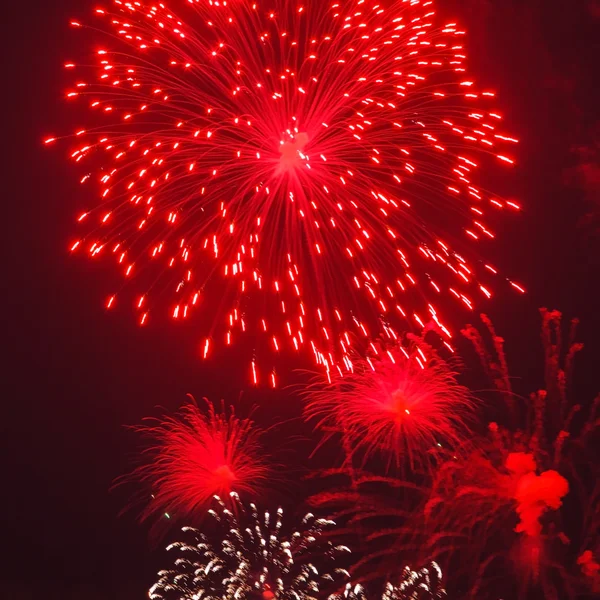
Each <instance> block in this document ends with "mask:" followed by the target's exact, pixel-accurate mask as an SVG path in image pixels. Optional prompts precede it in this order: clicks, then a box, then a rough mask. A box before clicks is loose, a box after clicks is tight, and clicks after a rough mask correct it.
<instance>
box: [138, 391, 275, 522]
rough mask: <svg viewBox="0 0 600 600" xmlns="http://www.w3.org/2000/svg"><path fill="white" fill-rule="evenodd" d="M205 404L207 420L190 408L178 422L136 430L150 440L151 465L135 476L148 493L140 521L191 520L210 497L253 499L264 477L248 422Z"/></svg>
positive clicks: (256, 436) (266, 473)
mask: <svg viewBox="0 0 600 600" xmlns="http://www.w3.org/2000/svg"><path fill="white" fill-rule="evenodd" d="M207 404H208V412H207V413H206V414H204V413H203V412H201V411H200V410H199V408H198V407H197V406H196V405H195V404H190V405H188V406H186V407H184V408H183V409H182V411H181V415H180V416H179V417H167V418H166V419H165V420H164V421H162V422H161V423H159V424H158V425H156V426H155V427H143V428H141V431H142V432H143V433H144V434H146V435H148V436H149V437H150V438H151V439H152V440H153V447H152V448H151V449H150V451H149V452H150V453H151V455H152V459H151V460H150V461H149V462H148V464H146V465H144V466H143V467H141V468H140V469H138V470H137V471H136V472H135V478H136V479H139V480H141V481H142V482H144V483H148V485H149V487H150V488H151V489H152V501H151V502H150V503H149V504H148V507H147V508H146V510H145V511H144V513H143V518H144V519H145V518H147V517H149V516H151V515H153V514H164V513H166V514H168V515H169V516H170V515H177V516H190V515H193V514H194V513H196V511H198V510H199V509H203V508H205V506H206V504H207V503H208V502H210V501H211V499H212V497H213V496H215V495H217V496H223V497H226V496H227V495H228V494H229V493H230V492H232V491H235V492H237V493H238V494H240V495H242V496H248V495H249V496H256V495H257V493H258V491H259V490H260V488H261V486H262V484H264V482H265V480H266V479H267V477H268V476H269V474H270V469H269V467H268V466H267V465H266V463H265V460H264V455H263V453H262V452H261V448H260V445H259V432H258V431H257V430H256V429H254V427H253V423H252V421H250V420H248V419H238V418H237V417H236V416H235V415H234V414H233V411H232V412H231V413H230V414H227V413H226V412H225V411H224V410H223V411H222V412H217V411H215V409H214V407H213V405H212V404H210V403H207Z"/></svg>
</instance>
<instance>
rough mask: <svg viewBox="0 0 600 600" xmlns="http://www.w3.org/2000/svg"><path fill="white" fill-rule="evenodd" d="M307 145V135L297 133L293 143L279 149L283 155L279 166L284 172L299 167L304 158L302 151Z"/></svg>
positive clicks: (285, 144) (290, 142)
mask: <svg viewBox="0 0 600 600" xmlns="http://www.w3.org/2000/svg"><path fill="white" fill-rule="evenodd" d="M306 144H308V134H307V133H297V134H296V135H295V136H294V139H293V141H287V142H284V143H283V144H281V146H280V147H279V152H280V153H281V159H280V162H279V165H280V168H281V170H282V171H288V170H290V169H293V168H294V167H297V166H298V164H299V162H300V159H301V158H303V156H302V150H303V149H304V147H305V146H306Z"/></svg>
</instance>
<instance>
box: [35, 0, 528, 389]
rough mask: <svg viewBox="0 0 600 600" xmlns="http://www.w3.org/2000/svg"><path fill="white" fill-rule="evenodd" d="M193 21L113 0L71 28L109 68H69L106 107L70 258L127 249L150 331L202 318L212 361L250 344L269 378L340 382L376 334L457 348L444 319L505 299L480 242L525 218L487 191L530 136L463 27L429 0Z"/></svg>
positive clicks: (79, 144)
mask: <svg viewBox="0 0 600 600" xmlns="http://www.w3.org/2000/svg"><path fill="white" fill-rule="evenodd" d="M181 10H182V13H184V14H182V16H181V17H179V16H176V15H175V14H174V13H173V12H172V11H171V10H170V8H169V7H167V6H166V5H165V4H163V3H155V4H146V3H145V2H142V1H140V2H127V1H125V0H113V2H112V3H111V5H110V8H107V7H105V8H99V9H97V10H96V13H97V17H98V19H99V20H100V23H99V24H98V25H97V26H96V25H94V26H90V27H87V26H85V25H83V24H82V23H80V22H79V21H73V22H72V25H73V27H75V28H77V29H82V30H84V31H89V32H91V33H92V32H93V40H94V42H93V47H95V48H96V55H95V59H92V60H89V59H88V60H84V61H82V62H81V64H79V63H72V62H70V63H67V64H66V67H67V68H68V69H72V70H73V71H74V72H75V73H76V74H77V76H76V79H75V83H74V85H73V87H72V89H71V90H69V91H68V93H67V97H68V99H69V100H71V101H79V102H83V103H85V104H87V105H89V108H90V109H91V110H92V112H93V113H94V115H93V117H91V120H90V125H89V126H88V127H79V128H77V129H76V131H75V132H74V136H73V138H72V139H73V140H75V143H74V145H73V147H72V149H71V158H72V159H73V160H74V161H75V162H76V163H80V164H81V166H83V165H84V164H85V165H88V166H87V167H86V170H85V172H84V175H83V177H82V181H84V182H91V183H93V185H95V186H98V194H99V197H100V199H101V201H100V203H99V204H98V205H96V206H95V208H92V209H90V210H89V211H85V212H83V213H82V214H81V215H80V216H79V217H78V221H81V222H82V223H81V225H82V227H84V228H85V232H84V233H83V234H82V236H81V237H80V238H79V239H76V240H74V241H73V243H72V245H71V248H72V250H82V251H83V252H85V253H86V254H89V255H90V256H91V257H100V256H102V255H105V254H108V255H113V257H114V258H115V260H116V262H117V264H118V268H119V270H120V271H122V273H123V275H124V277H125V278H126V279H128V280H135V281H136V282H137V285H135V284H134V285H130V286H127V288H128V289H129V290H136V289H137V292H136V293H134V294H133V296H134V297H133V299H132V302H133V305H134V307H135V310H136V311H137V312H138V314H139V321H140V323H141V324H145V323H147V321H148V317H149V314H150V310H151V308H152V307H153V306H157V305H158V306H162V307H164V306H165V304H166V309H167V310H166V312H168V313H170V315H171V316H172V317H173V319H176V320H184V319H188V318H190V317H191V315H192V314H193V313H194V311H197V312H200V313H201V314H202V315H203V316H200V317H199V318H198V319H196V320H195V326H196V323H197V331H198V336H199V338H200V339H201V342H200V353H201V355H202V356H203V357H207V356H208V355H209V353H210V352H211V350H212V348H213V347H214V346H215V345H220V344H225V345H229V344H232V343H233V342H235V341H236V340H237V339H239V338H240V337H242V336H244V335H245V336H246V339H248V340H251V345H252V346H253V347H254V351H253V355H252V358H251V360H250V366H249V372H250V374H251V377H252V380H253V381H254V383H259V382H267V381H268V382H270V384H271V385H275V384H276V379H275V366H276V364H277V362H278V361H277V360H276V358H275V356H274V355H273V354H272V352H271V351H274V352H275V353H279V352H281V351H288V350H289V351H292V352H296V351H301V350H302V349H303V348H306V349H308V350H309V351H310V352H312V353H313V354H314V357H315V359H316V361H317V363H318V364H321V365H324V366H325V368H327V369H331V368H332V366H333V365H335V366H336V368H339V369H344V370H345V369H346V368H351V365H350V364H349V362H350V360H351V358H350V353H349V352H350V349H351V348H352V347H353V346H357V345H358V344H359V343H360V341H361V340H364V341H365V342H367V341H368V340H370V339H373V338H375V337H376V336H378V335H380V334H385V335H386V336H388V337H390V336H395V335H396V332H398V331H405V330H406V329H407V328H408V329H414V328H416V329H418V330H420V329H421V328H422V327H423V326H424V325H426V324H427V323H435V324H436V326H437V327H438V328H439V330H440V331H441V332H443V335H445V336H446V337H448V338H449V337H451V331H450V329H449V328H448V327H447V326H446V325H444V324H443V323H442V320H441V319H442V316H441V312H440V309H439V306H440V305H443V304H445V303H446V302H447V301H448V300H450V301H454V302H456V303H458V304H460V305H462V306H463V307H465V308H467V309H472V308H473V307H474V306H475V305H476V304H477V303H478V301H479V298H482V299H486V298H489V297H490V296H491V295H492V291H491V290H492V286H493V282H492V281H491V280H492V279H493V278H494V277H498V275H497V270H496V268H495V267H494V266H492V265H490V264H487V263H485V262H484V261H481V260H479V258H478V257H479V255H480V254H479V251H478V250H477V251H475V249H474V247H473V244H476V245H477V247H478V249H479V248H481V247H484V246H485V245H486V244H487V243H488V241H489V240H490V239H491V238H494V233H493V228H494V223H495V221H496V216H495V215H494V214H492V213H491V211H493V210H496V209H498V210H502V211H503V212H508V211H511V210H518V209H519V206H518V205H517V204H515V203H514V202H513V201H508V200H503V199H501V198H500V197H499V196H497V195H495V194H492V193H490V192H488V191H486V190H485V189H484V188H483V187H482V186H481V184H480V183H478V181H479V180H480V179H481V178H478V172H479V171H480V170H482V169H485V168H487V167H488V166H489V165H490V164H491V163H494V162H499V163H503V164H509V165H510V164H512V163H513V159H512V158H511V157H510V156H509V153H510V151H509V153H507V152H506V151H505V150H503V148H504V147H505V146H511V145H514V144H515V143H516V142H517V140H515V139H514V138H512V137H511V136H510V135H508V134H506V133H505V132H504V130H503V128H502V116H501V115H500V114H499V113H498V112H497V111H496V110H494V109H493V106H492V103H493V98H494V93H493V92H491V91H488V90H485V89H483V90H482V89H479V88H478V87H477V86H476V84H475V83H474V82H473V80H472V79H471V78H470V77H469V76H468V75H467V74H466V54H465V48H464V45H463V44H464V42H463V39H464V33H465V32H464V31H462V30H461V28H460V27H459V26H458V25H457V24H456V23H452V22H449V23H445V22H444V21H442V20H440V18H439V17H438V16H437V15H436V11H435V7H434V2H433V1H431V0H410V2H409V1H408V0H402V1H397V2H393V3H391V4H389V6H387V7H386V6H384V3H381V2H379V1H378V0H377V1H375V0H355V1H352V2H344V3H339V4H338V3H334V4H329V3H327V2H322V1H321V0H310V1H308V2H306V3H305V5H296V4H295V3H293V2H292V1H291V0H272V1H270V2H267V1H252V2H251V1H249V0H248V1H247V0H239V1H231V2H215V1H213V0H188V3H187V5H185V6H184V7H182V9H181ZM98 30H101V31H102V32H104V33H106V34H107V35H106V37H105V38H103V39H104V43H103V45H101V46H100V47H98V46H97V45H96V39H97V36H98ZM67 137H68V136H67ZM55 139H57V138H55V137H52V138H48V139H47V140H46V142H47V143H51V142H53V141H55ZM488 213H489V214H488ZM510 283H511V285H512V286H513V287H514V288H515V289H516V290H519V291H522V288H521V287H520V286H519V285H518V284H516V283H514V282H510ZM159 297H160V298H159ZM161 299H162V300H161ZM115 304H116V294H112V295H110V297H109V298H108V300H107V306H108V307H109V308H112V307H113V306H115ZM359 315H360V316H359ZM260 340H262V341H260Z"/></svg>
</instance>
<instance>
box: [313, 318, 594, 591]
mask: <svg viewBox="0 0 600 600" xmlns="http://www.w3.org/2000/svg"><path fill="white" fill-rule="evenodd" d="M542 315H543V327H542V339H543V343H544V349H545V358H546V369H545V371H546V373H545V374H546V378H545V379H546V381H545V386H544V387H545V389H543V390H540V391H538V392H536V393H534V394H531V395H530V396H529V397H522V396H519V395H517V394H516V393H515V392H514V391H513V389H512V382H513V380H514V379H513V378H512V377H510V375H509V372H508V370H507V360H506V356H505V352H504V345H503V340H502V338H500V337H499V336H498V335H497V334H496V332H495V330H494V328H493V326H492V324H491V323H490V322H489V320H488V319H487V318H485V317H484V322H485V323H486V324H487V327H488V329H489V332H490V334H491V335H490V336H489V337H491V340H490V339H488V336H482V335H481V334H480V333H479V332H478V331H477V330H476V329H475V328H473V327H468V328H467V329H466V330H465V331H464V334H465V335H466V336H467V337H468V338H469V339H470V340H471V341H472V342H473V344H474V346H475V348H476V350H477V352H478V354H479V355H480V357H481V359H482V364H483V366H484V367H485V370H486V372H487V373H488V375H489V376H490V378H491V379H492V380H493V382H494V383H495V385H496V387H497V389H498V392H499V393H494V394H493V401H492V402H491V403H490V404H489V407H488V410H490V411H494V413H495V414H496V415H497V417H498V422H491V423H489V426H488V431H487V435H483V436H482V435H480V434H477V433H476V432H474V433H473V434H472V436H471V439H470V440H469V443H468V444H466V445H465V446H464V447H461V448H459V450H460V451H457V452H451V453H446V454H443V455H442V456H441V457H440V458H442V459H443V460H438V461H437V464H436V465H435V468H433V469H430V470H429V471H428V472H427V473H426V474H424V475H421V474H419V476H418V477H411V478H410V479H407V478H404V477H401V476H400V477H399V476H397V474H393V475H390V474H389V473H388V472H387V470H386V471H385V472H384V473H383V476H381V475H380V473H381V471H382V465H381V464H380V463H378V462H377V461H370V462H369V463H368V464H366V465H365V467H363V469H362V470H359V469H351V468H350V467H349V466H348V465H345V467H344V468H343V469H344V470H345V472H346V477H347V480H348V483H344V484H343V485H340V484H339V480H338V481H336V483H337V486H335V487H334V489H333V490H327V491H325V492H322V493H321V494H318V495H317V496H316V497H315V498H314V502H315V504H316V505H317V506H319V507H320V508H321V509H322V510H327V511H328V514H332V515H334V518H336V520H338V521H339V522H343V523H345V525H346V529H347V532H348V533H349V532H350V531H354V532H358V533H359V534H360V535H361V537H362V539H363V540H364V556H363V558H362V559H361V560H360V561H359V562H358V563H357V564H356V565H355V567H354V570H355V571H354V572H356V573H359V572H360V574H361V578H362V580H363V581H364V580H366V579H367V578H380V579H382V578H383V579H386V580H389V579H390V574H391V573H394V569H395V565H396V564H397V563H398V561H399V560H401V561H403V562H404V563H405V564H406V562H408V561H409V560H410V561H412V562H413V563H415V562H416V563H417V564H428V563H430V562H431V561H435V562H437V563H438V564H441V565H444V570H445V571H446V572H447V573H448V574H449V575H448V577H447V578H448V582H447V584H446V587H447V589H448V590H449V592H448V593H449V594H450V595H451V596H452V595H453V592H454V591H458V590H460V597H461V598H481V597H499V595H500V597H504V598H532V597H536V594H540V595H541V596H540V597H544V598H549V599H553V600H558V599H561V598H569V599H572V598H579V597H582V598H583V597H588V596H586V594H588V595H589V594H590V592H594V591H595V590H596V591H597V589H599V585H600V584H599V580H600V578H599V577H598V568H597V565H598V562H599V561H598V556H599V555H600V552H599V548H600V537H599V535H598V534H599V533H600V515H599V513H598V509H597V507H598V503H599V502H598V501H599V499H600V483H598V482H599V481H600V478H599V477H598V466H597V460H596V454H597V453H596V452H595V448H596V447H597V446H598V432H599V431H600V427H599V426H600V419H599V418H598V411H599V409H600V396H598V397H597V398H596V399H595V400H594V401H593V402H589V403H582V404H580V403H579V402H577V401H576V400H575V399H574V398H573V391H574V386H573V382H572V374H573V366H574V358H575V355H576V354H577V352H578V351H580V350H581V344H578V343H576V342H575V330H574V328H572V329H571V332H570V334H569V336H568V342H567V344H565V345H563V344H562V339H561V329H562V327H561V315H560V313H558V312H556V311H553V312H550V311H542ZM575 324H576V321H574V322H573V325H575ZM564 346H566V348H565V347H564ZM346 379H347V378H346V377H344V380H343V381H345V380H346ZM342 404H343V403H342ZM340 412H341V411H340ZM333 475H335V476H336V477H337V476H338V475H339V473H337V472H334V473H333ZM343 519H345V521H343ZM498 574H502V576H501V577H500V578H499V577H498ZM392 581H393V579H392ZM465 590H468V592H466V591H465ZM492 593H494V594H496V595H493V596H492V595H491V594H492Z"/></svg>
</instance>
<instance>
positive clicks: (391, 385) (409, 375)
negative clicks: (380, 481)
mask: <svg viewBox="0 0 600 600" xmlns="http://www.w3.org/2000/svg"><path fill="white" fill-rule="evenodd" d="M380 354H381V356H380V358H378V359H377V360H371V359H370V358H366V359H364V360H363V359H355V361H354V371H353V372H352V373H349V374H345V375H344V377H343V378H334V379H332V380H331V381H330V382H325V381H323V383H322V384H321V385H319V384H316V385H314V386H313V387H312V388H310V389H309V391H308V392H307V394H306V397H307V406H306V416H307V418H309V419H313V418H314V419H316V420H317V421H318V426H319V427H320V428H322V429H324V430H326V431H327V430H329V431H334V432H338V433H341V434H342V435H343V438H344V441H345V443H346V446H347V449H348V450H349V451H350V453H354V452H356V451H362V452H363V454H364V456H365V458H368V457H369V456H371V455H373V454H379V455H383V456H384V457H387V458H388V460H389V461H390V462H394V463H395V464H396V465H401V464H403V463H406V464H409V465H410V466H411V468H415V467H417V466H420V467H422V466H426V465H427V464H428V463H430V462H432V461H434V460H435V457H436V456H438V455H439V454H440V453H441V452H445V451H447V450H448V449H450V448H456V447H458V446H459V445H461V444H463V443H464V442H465V440H466V439H467V438H468V434H469V428H468V427H467V425H466V422H467V421H468V419H469V417H470V416H473V413H474V407H475V403H474V399H473V397H472V395H471V394H470V393H469V391H468V390H467V389H466V388H465V387H463V386H461V385H459V384H458V383H457V382H456V378H455V373H454V372H452V370H450V369H449V367H448V366H447V364H446V363H444V362H443V361H441V360H440V359H435V360H434V359H432V360H427V359H426V358H425V354H424V353H423V352H422V350H420V349H419V348H417V351H414V352H413V353H412V354H409V353H408V352H407V351H406V350H405V349H404V348H400V349H395V350H394V351H391V350H389V351H387V352H381V353H380Z"/></svg>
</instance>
